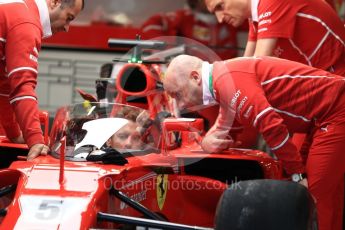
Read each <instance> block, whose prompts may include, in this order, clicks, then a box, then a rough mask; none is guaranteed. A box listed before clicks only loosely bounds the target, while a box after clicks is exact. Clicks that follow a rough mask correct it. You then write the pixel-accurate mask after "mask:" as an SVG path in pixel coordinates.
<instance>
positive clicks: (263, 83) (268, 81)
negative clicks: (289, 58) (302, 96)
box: [261, 75, 334, 85]
mask: <svg viewBox="0 0 345 230" xmlns="http://www.w3.org/2000/svg"><path fill="white" fill-rule="evenodd" d="M285 78H291V79H294V78H330V79H333V78H334V77H330V76H302V75H293V76H292V75H283V76H277V77H274V78H272V79H270V80H267V81H263V82H261V85H267V84H269V83H271V82H273V81H277V80H282V79H285Z"/></svg>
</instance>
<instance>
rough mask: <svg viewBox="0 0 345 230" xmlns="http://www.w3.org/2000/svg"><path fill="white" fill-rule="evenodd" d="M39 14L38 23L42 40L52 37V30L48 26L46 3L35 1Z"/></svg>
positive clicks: (40, 0)
mask: <svg viewBox="0 0 345 230" xmlns="http://www.w3.org/2000/svg"><path fill="white" fill-rule="evenodd" d="M35 2H36V5H37V8H38V11H39V14H40V21H41V25H42V28H43V38H47V37H50V36H52V34H53V33H52V28H51V25H50V18H49V10H48V5H47V2H46V1H42V0H35Z"/></svg>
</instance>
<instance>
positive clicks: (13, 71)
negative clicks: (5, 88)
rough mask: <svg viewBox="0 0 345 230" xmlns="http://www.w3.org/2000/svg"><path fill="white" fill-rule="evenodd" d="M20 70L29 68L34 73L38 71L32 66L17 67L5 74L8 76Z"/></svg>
mask: <svg viewBox="0 0 345 230" xmlns="http://www.w3.org/2000/svg"><path fill="white" fill-rule="evenodd" d="M22 70H30V71H32V72H34V73H36V74H37V73H38V72H37V70H36V69H34V68H32V67H19V68H16V69H13V70H12V71H11V72H10V73H9V74H8V75H7V76H8V77H10V76H11V74H13V73H15V72H18V71H22Z"/></svg>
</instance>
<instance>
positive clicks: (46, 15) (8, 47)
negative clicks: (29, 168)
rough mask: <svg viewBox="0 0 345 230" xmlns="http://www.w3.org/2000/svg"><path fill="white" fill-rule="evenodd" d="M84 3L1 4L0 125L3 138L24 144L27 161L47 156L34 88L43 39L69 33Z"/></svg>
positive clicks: (4, 0) (13, 0)
mask: <svg viewBox="0 0 345 230" xmlns="http://www.w3.org/2000/svg"><path fill="white" fill-rule="evenodd" d="M83 6H84V2H83V0H0V16H1V18H2V20H1V21H2V23H1V25H0V28H1V30H0V59H1V61H0V109H1V113H0V122H1V125H2V127H3V129H4V131H5V133H6V136H7V137H8V138H9V139H10V140H12V141H13V142H15V143H24V142H25V143H26V144H27V145H28V146H29V148H30V150H29V153H28V160H31V159H33V158H35V157H37V156H38V155H40V154H42V155H45V154H47V151H48V146H46V145H45V143H44V140H43V135H42V130H41V126H40V121H39V110H38V104H37V97H36V93H35V87H36V84H37V74H38V72H37V67H38V52H39V50H40V49H41V40H42V38H45V37H49V36H51V35H52V34H54V33H56V32H59V31H68V28H69V24H70V22H71V21H72V20H73V19H74V18H75V17H76V16H77V15H78V14H79V12H80V11H81V10H82V8H83Z"/></svg>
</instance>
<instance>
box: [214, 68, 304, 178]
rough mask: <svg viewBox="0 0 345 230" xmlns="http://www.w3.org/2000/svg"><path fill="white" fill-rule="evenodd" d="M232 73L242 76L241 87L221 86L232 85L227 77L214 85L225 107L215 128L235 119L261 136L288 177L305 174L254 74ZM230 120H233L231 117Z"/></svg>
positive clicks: (219, 79)
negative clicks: (289, 175)
mask: <svg viewBox="0 0 345 230" xmlns="http://www.w3.org/2000/svg"><path fill="white" fill-rule="evenodd" d="M232 74H233V75H234V74H241V76H240V79H241V81H240V82H241V84H240V86H236V89H232V90H231V89H230V90H229V89H228V87H224V86H228V85H231V84H233V83H232V82H230V81H232V78H231V77H229V76H228V75H223V76H221V77H219V78H218V79H217V81H216V82H215V83H214V88H215V89H216V90H217V91H218V98H219V101H220V103H221V104H222V105H224V106H221V107H222V108H221V109H220V113H219V119H217V121H218V123H216V129H224V128H225V127H228V126H229V122H228V121H227V120H228V119H229V116H236V120H238V121H239V123H241V124H243V125H245V126H253V127H255V128H256V129H257V130H258V131H259V132H260V133H261V134H262V135H263V138H264V139H265V141H266V142H267V144H268V145H269V147H270V148H271V150H272V151H273V152H274V154H275V155H276V156H277V157H278V158H279V159H280V160H281V161H282V162H283V166H284V169H285V170H286V172H287V173H288V174H292V173H302V172H304V170H305V169H304V166H303V164H302V160H301V156H300V154H299V153H298V151H297V148H296V146H295V145H294V144H293V143H292V142H291V138H290V136H289V132H288V129H287V127H286V125H285V124H284V123H283V119H282V117H281V116H280V115H279V114H278V113H276V112H275V111H274V109H273V108H272V107H271V105H270V104H269V103H268V101H267V99H266V97H265V94H264V91H263V90H262V88H261V86H260V85H259V83H258V82H257V81H256V78H255V75H254V74H250V73H247V75H248V76H243V73H232ZM218 98H217V100H218ZM225 105H228V106H225ZM235 114H236V115H235ZM231 120H233V119H232V118H230V121H231Z"/></svg>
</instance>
